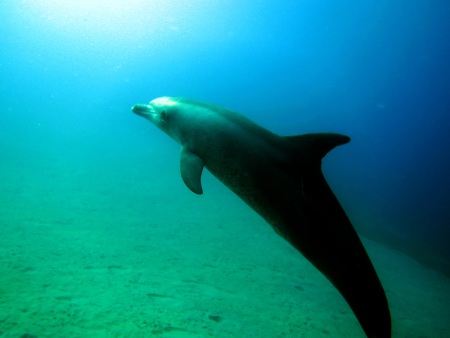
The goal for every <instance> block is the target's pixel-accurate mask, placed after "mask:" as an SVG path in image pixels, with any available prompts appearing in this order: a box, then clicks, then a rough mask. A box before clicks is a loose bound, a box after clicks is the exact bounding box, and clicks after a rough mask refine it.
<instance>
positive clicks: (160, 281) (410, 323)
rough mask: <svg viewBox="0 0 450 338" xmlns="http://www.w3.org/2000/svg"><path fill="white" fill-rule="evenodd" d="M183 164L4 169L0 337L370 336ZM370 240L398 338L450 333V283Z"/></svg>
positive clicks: (33, 163)
mask: <svg viewBox="0 0 450 338" xmlns="http://www.w3.org/2000/svg"><path fill="white" fill-rule="evenodd" d="M172 155H173V156H172ZM176 157H177V156H175V154H171V156H170V157H169V158H164V157H163V158H158V159H154V158H151V157H149V158H147V159H142V160H137V159H128V161H126V163H122V164H121V163H120V161H118V160H116V159H110V160H102V161H100V160H98V162H97V163H95V160H92V161H91V163H89V164H82V165H81V164H80V161H79V160H77V159H70V158H65V159H60V158H58V157H52V156H50V157H48V158H45V157H44V158H43V157H42V156H38V157H36V158H33V157H32V156H27V157H26V161H22V160H17V159H14V158H12V157H10V158H9V159H8V161H4V162H2V163H1V164H0V170H1V174H2V177H4V178H5V179H3V180H2V181H1V183H0V188H1V194H0V336H1V337H27V338H32V337H52V338H53V337H65V338H67V337H96V338H97V337H130V338H132V337H218V338H221V337H223V338H228V337H255V338H258V337H259V338H276V337H305V338H319V337H333V338H334V337H365V335H364V333H363V331H362V329H361V328H360V326H359V324H358V322H357V320H356V318H355V317H354V315H353V313H352V312H351V310H350V308H349V307H348V305H347V304H346V302H345V301H344V300H343V298H342V297H341V296H340V294H339V293H338V292H337V291H336V290H335V289H334V287H333V286H332V285H331V284H330V283H329V282H328V281H327V280H326V279H325V278H324V277H323V276H322V275H321V274H320V273H319V272H317V271H316V270H315V269H314V268H313V267H312V266H311V264H310V263H309V262H308V261H306V260H305V259H304V258H303V257H302V256H301V255H300V254H299V253H298V252H296V251H295V250H294V249H293V248H291V247H290V246H289V245H288V244H287V243H286V242H284V240H282V239H281V238H280V237H278V236H277V235H276V234H275V233H274V232H273V231H272V229H271V228H270V227H269V226H268V225H267V224H266V223H265V222H264V221H263V220H262V219H261V218H260V217H259V216H257V215H256V214H255V213H254V212H253V211H251V210H250V209H249V208H248V207H247V206H245V205H244V204H243V203H242V202H241V201H240V200H239V199H238V198H236V197H235V196H234V195H233V194H232V193H231V192H229V191H227V190H226V188H224V187H222V186H221V185H220V183H218V182H216V181H215V179H214V178H213V177H211V176H210V175H209V174H208V173H205V174H204V175H205V177H204V183H203V184H204V190H205V193H204V195H202V196H196V195H194V194H193V193H191V192H190V191H189V190H188V189H187V188H186V187H185V186H184V184H183V182H182V180H181V178H180V176H179V173H178V158H176ZM152 161H153V162H152ZM84 162H86V161H84ZM124 162H125V161H124ZM81 163H83V161H81ZM363 242H364V244H365V246H366V248H367V251H368V253H369V255H370V256H371V258H372V260H373V263H374V265H375V267H376V269H377V271H378V273H379V276H380V279H381V280H382V282H383V284H384V287H385V289H386V292H387V297H388V299H389V302H390V307H391V312H392V318H393V337H405V338H406V337H407V338H414V337H416V338H419V337H420V338H424V337H428V338H439V337H442V338H446V337H449V336H450V322H449V318H450V280H449V279H448V278H446V277H445V276H444V275H442V274H440V273H439V272H435V271H433V270H428V269H427V268H426V267H424V266H423V265H421V264H419V263H417V262H416V261H414V260H413V259H411V258H409V257H408V256H406V255H405V254H402V253H401V252H397V251H394V250H392V249H388V248H386V247H384V246H382V245H380V244H378V243H375V242H372V241H370V240H367V239H365V238H363Z"/></svg>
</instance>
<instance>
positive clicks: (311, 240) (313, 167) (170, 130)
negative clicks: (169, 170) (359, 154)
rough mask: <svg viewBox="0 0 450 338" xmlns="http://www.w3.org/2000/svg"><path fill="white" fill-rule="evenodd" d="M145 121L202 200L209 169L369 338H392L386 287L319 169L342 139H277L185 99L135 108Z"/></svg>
mask: <svg viewBox="0 0 450 338" xmlns="http://www.w3.org/2000/svg"><path fill="white" fill-rule="evenodd" d="M132 111H133V112H134V113H136V114H138V115H140V116H143V117H145V118H146V119H148V120H149V121H150V122H152V123H153V124H155V125H156V126H157V127H158V128H160V129H161V130H162V131H164V132H165V133H166V134H168V135H169V136H170V137H172V138H173V139H174V140H175V141H177V142H178V143H180V144H181V162H180V169H181V177H182V179H183V181H184V183H185V184H186V186H187V187H188V188H189V189H190V190H192V191H193V192H194V193H196V194H202V193H203V189H202V185H201V175H202V171H203V168H204V167H206V168H207V169H208V170H209V171H210V172H211V173H212V174H213V175H214V176H215V177H216V178H217V179H219V180H220V181H221V182H222V183H223V184H225V185H226V186H227V187H228V188H230V189H231V190H232V191H233V192H234V193H235V194H236V195H238V196H239V197H240V198H241V199H242V200H244V202H245V203H247V204H248V205H249V206H250V207H251V208H252V209H253V210H255V211H256V212H257V213H258V214H259V215H261V216H262V217H263V218H264V219H265V220H266V221H267V222H268V223H269V224H270V225H271V226H272V227H273V229H274V230H275V231H276V232H277V233H278V234H279V235H281V236H282V237H283V238H285V239H286V240H287V241H288V242H289V243H291V244H292V245H293V246H294V247H295V248H296V249H297V250H298V251H300V252H301V253H302V254H303V255H304V256H305V257H306V258H307V259H308V260H309V261H310V262H311V263H312V264H313V265H314V266H315V267H316V268H317V269H319V270H320V271H321V272H322V273H323V274H324V275H325V276H326V277H327V278H328V279H329V280H330V282H331V283H332V284H333V285H334V286H335V287H336V288H337V289H338V290H339V292H340V293H341V294H342V296H343V297H344V298H345V300H346V301H347V303H348V304H349V305H350V307H351V308H352V310H353V312H354V314H355V315H356V318H357V319H358V321H359V323H360V324H361V326H362V328H363V330H364V332H365V333H366V335H367V337H370V338H375V337H377V338H389V337H391V318H390V313H389V307H388V303H387V299H386V295H385V293H384V290H383V287H382V285H381V283H380V280H379V279H378V276H377V274H376V272H375V269H374V267H373V266H372V263H371V261H370V259H369V257H368V255H367V253H366V251H365V249H364V247H363V245H362V243H361V241H360V239H359V237H358V235H357V233H356V232H355V230H354V228H353V226H352V224H351V223H350V221H349V219H348V217H347V216H346V214H345V212H344V210H343V209H342V207H341V205H340V204H339V202H338V200H337V198H336V197H335V196H334V194H333V192H332V191H331V189H330V187H329V186H328V184H327V182H326V181H325V178H324V177H323V174H322V170H321V162H322V158H323V157H324V156H325V155H326V154H327V153H328V152H329V151H330V150H331V149H333V148H334V147H336V146H338V145H341V144H344V143H347V142H349V141H350V138H349V137H347V136H343V135H339V134H332V133H320V134H305V135H298V136H287V137H282V136H278V135H276V134H274V133H272V132H270V131H268V130H266V129H264V128H262V127H260V126H258V125H257V124H255V123H254V122H252V121H251V120H249V119H247V118H246V117H244V116H242V115H240V114H238V113H235V112H232V111H229V110H227V109H224V108H221V107H217V106H214V105H211V104H207V103H203V102H198V101H194V100H191V99H186V98H176V97H161V98H157V99H154V100H153V101H151V102H150V103H149V104H137V105H135V106H133V108H132Z"/></svg>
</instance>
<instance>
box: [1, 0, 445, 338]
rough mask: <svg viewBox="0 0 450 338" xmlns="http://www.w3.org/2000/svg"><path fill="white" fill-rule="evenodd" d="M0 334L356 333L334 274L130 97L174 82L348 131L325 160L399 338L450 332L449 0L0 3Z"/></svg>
mask: <svg viewBox="0 0 450 338" xmlns="http://www.w3.org/2000/svg"><path fill="white" fill-rule="evenodd" d="M0 17H1V20H0V36H1V40H0V89H1V90H0V98H1V100H0V177H1V179H0V201H1V203H0V336H1V337H152V336H154V337H364V333H363V331H362V329H361V328H360V326H359V324H358V322H357V320H356V318H355V316H354V315H353V313H352V312H351V310H350V308H349V307H348V305H347V304H346V302H345V301H344V300H343V299H342V297H341V296H340V294H339V293H338V292H337V291H336V290H335V289H334V288H333V287H332V285H331V284H330V283H329V282H328V281H327V280H326V279H325V278H324V277H323V276H322V275H321V274H320V273H319V272H318V271H317V270H315V269H314V268H313V267H312V266H311V264H310V263H309V262H308V261H306V260H305V259H304V258H303V257H302V256H301V255H300V254H299V253H298V252H297V251H295V250H294V249H293V248H291V247H290V246H289V245H288V243H286V242H285V241H284V240H283V239H281V238H280V237H278V236H277V235H276V234H275V233H274V232H273V230H272V229H271V228H270V226H268V225H267V224H266V223H265V222H264V220H262V219H261V218H260V217H259V216H258V215H256V214H255V213H254V212H253V211H252V210H251V209H250V208H248V207H247V206H246V205H245V204H244V203H243V202H241V201H240V200H239V199H238V198H237V197H236V196H235V195H233V194H232V193H231V192H230V191H228V190H227V189H226V188H225V187H224V186H223V185H221V184H220V183H219V182H218V181H217V180H216V179H215V178H213V177H212V176H211V175H210V174H209V173H207V172H205V173H204V177H203V188H204V194H203V195H202V196H197V195H194V194H193V193H192V192H191V191H189V190H188V189H187V188H186V187H185V186H184V183H183V181H182V180H181V177H180V174H179V146H178V145H177V144H175V142H173V141H172V140H170V139H169V138H168V137H167V136H166V135H164V134H163V133H162V132H160V131H159V130H157V129H156V128H155V127H154V126H152V125H151V124H150V123H148V122H146V121H145V120H143V119H142V118H139V117H137V116H135V115H134V114H132V112H131V111H130V108H131V106H132V105H133V104H136V103H144V102H148V101H150V100H151V99H153V98H155V97H158V96H162V95H170V96H186V97H192V98H195V99H199V100H202V101H207V102H212V103H215V104H218V105H221V106H224V107H227V108H230V109H232V110H235V111H238V112H241V113H242V114H244V115H246V116H247V117H249V118H251V119H252V120H254V121H256V122H257V123H259V124H261V125H262V126H264V127H266V128H268V129H270V130H272V131H274V132H277V133H279V134H282V135H292V134H302V133H307V132H339V133H342V134H346V135H349V136H351V138H352V141H351V142H350V143H349V144H348V145H345V146H342V147H339V148H337V149H336V150H333V151H332V152H331V153H330V154H329V155H327V157H326V158H325V159H324V163H323V169H324V173H325V175H326V177H327V179H328V181H329V183H330V185H331V187H332V188H333V190H334V191H335V193H336V195H337V196H338V198H339V200H340V201H341V203H342V205H343V207H344V208H345V210H346V211H347V213H348V215H349V216H350V218H351V220H352V222H353V224H354V226H355V228H356V229H357V230H358V232H359V233H360V234H361V235H362V240H363V242H364V244H365V246H366V249H367V252H368V253H369V255H370V257H371V259H372V260H373V264H374V266H375V268H376V270H377V272H378V274H379V277H380V279H381V281H382V283H383V285H384V288H385V290H386V294H387V297H388V300H389V304H390V308H391V314H392V319H393V337H408V338H409V337H430V338H434V337H447V336H448V335H449V332H450V326H449V324H448V318H450V309H449V306H448V305H449V304H450V281H449V279H448V276H449V275H450V267H449V265H448V262H449V261H450V260H449V257H450V251H449V246H448V243H449V238H450V236H449V227H448V205H449V200H450V198H449V192H450V182H449V180H448V179H447V173H448V172H449V170H450V163H449V160H450V158H449V155H448V154H450V151H449V147H448V145H449V144H450V143H449V140H448V136H447V130H448V107H449V103H450V102H449V98H448V93H449V92H450V81H449V78H450V76H449V75H450V67H449V66H448V62H447V60H448V59H449V58H450V47H449V43H448V41H447V40H448V38H447V37H446V34H445V32H447V31H449V29H450V27H449V25H450V24H449V22H450V20H448V18H449V17H450V8H449V5H448V4H447V3H446V2H439V1H436V2H416V3H414V4H411V3H410V2H406V1H401V2H398V3H396V4H395V5H394V4H390V3H388V2H377V3H371V2H370V3H361V4H355V3H353V2H347V1H344V2H340V3H339V4H337V3H334V2H327V1H324V2H320V3H318V2H316V1H298V2H295V4H294V2H288V1H286V2H281V3H279V4H277V5H275V4H272V3H271V2H269V1H258V2H253V3H252V2H248V3H246V4H242V3H241V2H237V1H229V2H221V1H176V2H175V1H161V2H158V1H156V2H151V1H127V2H122V1H113V2H105V1H104V2H102V1H98V2H94V1H91V2H90V3H89V2H87V3H84V2H83V1H80V2H77V4H75V5H74V4H72V5H71V4H70V2H68V1H12V0H11V1H8V0H7V1H2V2H1V3H0Z"/></svg>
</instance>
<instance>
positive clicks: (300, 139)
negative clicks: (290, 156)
mask: <svg viewBox="0 0 450 338" xmlns="http://www.w3.org/2000/svg"><path fill="white" fill-rule="evenodd" d="M284 138H285V139H286V140H288V141H289V142H290V143H291V144H292V145H294V147H295V148H297V149H299V150H300V151H302V152H304V154H305V155H306V156H308V157H309V158H311V159H313V160H319V161H320V160H322V158H323V157H324V156H325V155H326V154H327V153H328V152H329V151H330V150H332V149H333V148H334V147H337V146H340V145H341V144H345V143H348V142H350V137H348V136H345V135H340V134H333V133H315V134H303V135H296V136H285V137H284Z"/></svg>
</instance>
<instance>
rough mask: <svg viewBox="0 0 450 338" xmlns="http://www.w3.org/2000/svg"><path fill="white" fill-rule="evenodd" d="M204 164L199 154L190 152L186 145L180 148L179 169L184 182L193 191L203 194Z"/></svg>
mask: <svg viewBox="0 0 450 338" xmlns="http://www.w3.org/2000/svg"><path fill="white" fill-rule="evenodd" d="M204 166H205V161H203V160H202V159H201V158H200V157H199V156H197V155H195V154H194V153H193V152H191V151H190V150H189V149H187V147H182V148H181V158H180V171H181V178H182V179H183V181H184V184H186V186H187V187H188V188H189V189H190V190H191V191H192V192H194V193H196V194H198V195H201V194H203V189H202V181H201V179H202V171H203V167H204Z"/></svg>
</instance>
